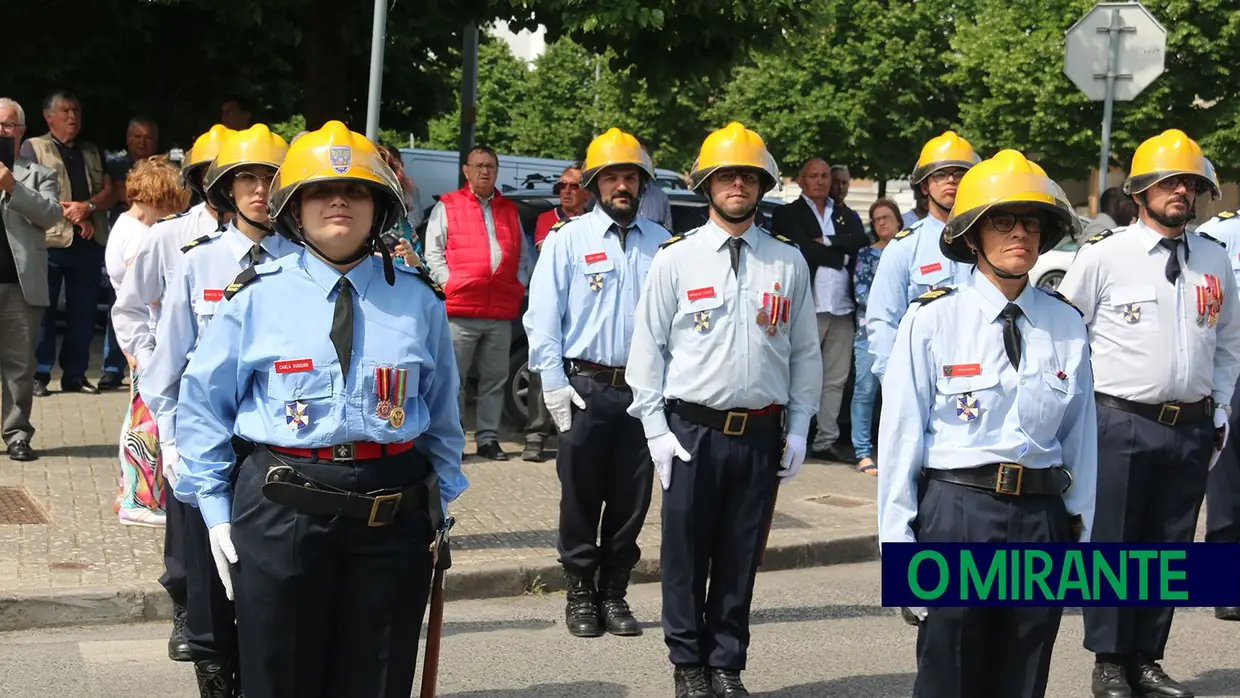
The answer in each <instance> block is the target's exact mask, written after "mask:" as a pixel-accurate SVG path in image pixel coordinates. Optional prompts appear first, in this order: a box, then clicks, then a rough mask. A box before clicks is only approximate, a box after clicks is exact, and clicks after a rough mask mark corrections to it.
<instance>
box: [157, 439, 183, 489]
mask: <svg viewBox="0 0 1240 698" xmlns="http://www.w3.org/2000/svg"><path fill="white" fill-rule="evenodd" d="M159 460H160V463H161V464H162V466H163V470H164V480H165V481H166V482H167V483H168V486H169V487H176V486H177V463H179V462H180V461H181V456H180V455H178V454H177V445H176V444H175V443H173V442H171V441H168V442H160V444H159Z"/></svg>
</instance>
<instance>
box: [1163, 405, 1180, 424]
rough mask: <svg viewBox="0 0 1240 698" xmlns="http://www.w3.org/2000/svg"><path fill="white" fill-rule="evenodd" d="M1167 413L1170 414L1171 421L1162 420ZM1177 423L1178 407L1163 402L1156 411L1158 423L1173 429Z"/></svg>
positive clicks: (1178, 416)
mask: <svg viewBox="0 0 1240 698" xmlns="http://www.w3.org/2000/svg"><path fill="white" fill-rule="evenodd" d="M1168 413H1170V414H1171V421H1167V420H1166V419H1163V415H1165V414H1168ZM1178 421H1180V406H1179V405H1172V404H1170V403H1166V402H1164V403H1163V404H1162V407H1161V408H1160V409H1159V410H1158V423H1159V424H1165V425H1167V426H1169V427H1173V426H1175V425H1176V422H1178Z"/></svg>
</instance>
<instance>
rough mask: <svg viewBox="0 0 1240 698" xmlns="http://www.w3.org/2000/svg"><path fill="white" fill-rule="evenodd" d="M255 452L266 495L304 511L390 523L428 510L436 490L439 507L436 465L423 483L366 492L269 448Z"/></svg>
mask: <svg viewBox="0 0 1240 698" xmlns="http://www.w3.org/2000/svg"><path fill="white" fill-rule="evenodd" d="M260 454H262V456H260ZM254 455H255V457H252V458H251V459H250V460H251V461H252V462H254V464H255V465H256V466H257V467H258V469H259V473H260V474H261V475H262V476H263V496H264V497H266V498H267V499H270V500H271V501H273V502H275V503H277V504H283V505H284V506H286V507H289V508H290V509H295V510H296V511H299V512H301V513H303V514H321V515H323V516H343V517H346V518H350V519H360V520H362V521H365V522H366V525H367V526H387V525H388V524H390V523H392V522H394V521H396V517H397V515H398V514H400V513H401V512H408V511H427V510H428V507H429V506H430V503H431V495H432V493H434V497H435V500H436V501H435V505H436V508H438V498H439V476H438V475H437V474H436V473H435V470H434V469H433V468H429V467H428V470H429V471H430V472H429V474H428V475H427V476H426V478H424V479H423V480H422V482H417V483H414V484H412V485H409V486H408V487H406V488H404V489H401V490H395V489H391V490H376V491H374V492H366V493H362V492H350V491H348V490H342V489H340V488H338V487H332V486H330V485H325V484H323V483H321V482H316V481H314V480H311V479H310V478H307V477H305V476H304V475H302V474H301V473H300V472H298V471H297V469H296V468H295V467H294V466H292V465H290V464H288V463H285V462H284V461H282V460H280V459H279V458H276V457H275V456H273V455H271V451H269V450H268V449H267V448H266V447H264V448H261V449H258V450H257V451H256V452H255V454H254Z"/></svg>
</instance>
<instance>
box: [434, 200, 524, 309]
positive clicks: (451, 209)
mask: <svg viewBox="0 0 1240 698" xmlns="http://www.w3.org/2000/svg"><path fill="white" fill-rule="evenodd" d="M439 200H440V201H442V202H443V206H444V212H445V213H446V214H447V216H448V240H447V244H446V245H445V246H444V256H445V258H446V260H447V263H448V283H447V285H446V286H445V287H444V293H445V294H446V295H447V296H448V300H447V310H448V317H460V318H478V319H482V320H515V319H516V318H517V316H518V315H520V313H521V299H522V298H523V297H524V296H525V287H524V286H522V285H521V282H520V281H518V280H517V269H518V268H519V267H520V264H521V223H520V219H519V218H518V217H517V207H516V206H515V205H514V204H513V203H512V202H511V201H509V200H508V199H505V198H504V197H503V195H502V194H500V193H499V192H495V194H494V196H492V198H491V217H492V218H493V219H494V221H495V238H496V240H498V241H499V248H500V250H501V251H502V253H503V256H502V257H501V258H500V263H499V268H498V269H496V270H495V273H494V274H492V273H491V243H490V240H489V239H488V236H487V227H486V223H485V222H483V218H482V205H481V204H479V203H478V197H476V196H474V194H473V192H471V191H470V190H469V189H468V188H464V189H458V190H456V191H454V192H449V193H447V194H444V195H443V196H441V197H439Z"/></svg>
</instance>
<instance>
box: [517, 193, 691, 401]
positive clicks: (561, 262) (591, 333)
mask: <svg viewBox="0 0 1240 698" xmlns="http://www.w3.org/2000/svg"><path fill="white" fill-rule="evenodd" d="M669 237H671V233H669V232H667V230H665V229H663V228H662V227H661V226H659V225H658V224H656V223H654V222H652V221H650V220H647V219H645V218H640V217H638V218H636V219H635V220H634V222H633V227H632V228H631V229H630V230H629V232H628V235H627V237H626V238H625V243H624V249H623V250H622V249H620V235H619V232H618V231H617V229H616V223H615V221H613V220H612V219H611V217H610V216H608V215H607V213H606V212H604V211H603V208H602V207H601V206H598V207H595V209H594V210H593V211H591V212H589V213H587V214H585V215H582V216H579V217H577V218H574V219H573V220H571V221H569V222H568V223H565V224H564V225H563V226H561V227H560V228H558V229H556V230H553V231H552V232H551V233H550V234H549V235H548V236H547V238H546V240H544V241H543V248H542V253H541V254H540V255H539V258H538V264H536V265H535V266H534V277H533V279H532V280H531V281H530V305H529V310H527V311H526V313H525V317H524V318H523V319H522V322H523V324H524V325H525V334H526V337H528V338H529V343H530V370H531V371H534V372H535V373H538V374H541V376H542V384H543V388H545V389H547V390H555V389H557V388H563V387H565V386H567V385H568V376H567V375H565V373H564V359H565V358H569V359H581V360H583V361H589V362H590V363H594V364H600V365H602V366H612V367H622V366H624V365H625V364H627V363H628V361H629V342H630V341H631V339H632V337H633V314H634V312H636V310H637V298H638V296H639V295H640V294H641V290H642V285H643V284H644V283H645V282H646V274H647V273H648V272H649V271H650V263H651V261H652V260H653V259H654V255H655V253H656V252H658V251H659V244H660V243H662V242H663V241H664V240H667V239H668V238H669Z"/></svg>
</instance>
